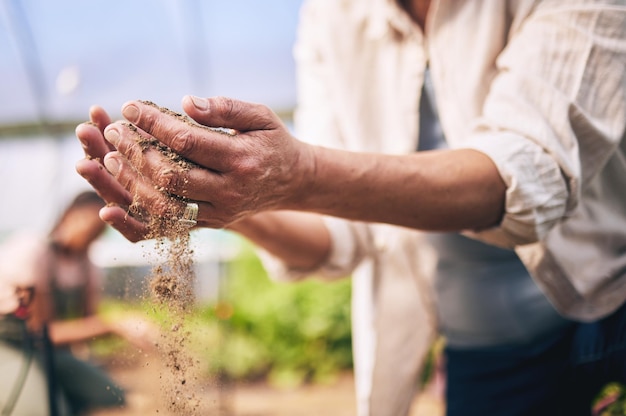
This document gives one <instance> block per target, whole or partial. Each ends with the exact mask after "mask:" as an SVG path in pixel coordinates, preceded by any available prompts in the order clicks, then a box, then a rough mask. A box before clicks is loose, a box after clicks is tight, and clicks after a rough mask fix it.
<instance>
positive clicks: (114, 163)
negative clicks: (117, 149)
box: [104, 155, 120, 175]
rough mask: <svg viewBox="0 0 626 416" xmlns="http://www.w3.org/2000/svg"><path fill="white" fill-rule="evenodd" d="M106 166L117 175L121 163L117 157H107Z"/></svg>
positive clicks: (105, 159)
mask: <svg viewBox="0 0 626 416" xmlns="http://www.w3.org/2000/svg"><path fill="white" fill-rule="evenodd" d="M104 166H105V167H106V168H107V170H108V171H109V172H111V174H113V175H117V172H119V170H120V161H119V160H117V158H116V157H115V156H110V155H107V156H106V157H105V158H104Z"/></svg>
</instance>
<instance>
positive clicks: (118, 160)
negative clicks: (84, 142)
mask: <svg viewBox="0 0 626 416" xmlns="http://www.w3.org/2000/svg"><path fill="white" fill-rule="evenodd" d="M104 165H105V166H106V168H107V169H108V170H109V172H111V174H112V175H113V176H114V177H115V179H116V180H117V181H118V182H119V183H120V185H121V186H123V187H124V188H125V189H126V190H127V191H128V192H129V193H130V194H131V195H133V203H132V204H131V211H132V212H133V214H134V215H135V216H139V217H140V218H139V219H143V218H141V217H142V216H143V215H145V213H146V212H147V213H148V214H149V215H150V222H151V226H152V225H154V227H155V230H154V231H155V232H156V233H158V234H160V233H162V232H163V231H167V230H165V229H163V230H162V229H160V228H163V227H166V226H167V224H166V223H167V222H170V221H173V220H176V219H178V218H181V216H182V213H183V211H184V207H185V203H184V202H183V201H182V200H181V199H180V198H178V197H175V196H171V195H169V194H167V193H165V192H163V191H161V190H159V189H158V188H157V187H155V186H154V184H153V183H152V182H151V181H150V180H149V179H148V178H146V177H144V176H143V175H141V174H140V173H139V172H137V170H136V169H135V168H134V167H133V166H132V165H131V164H130V163H129V162H128V160H127V159H126V158H125V157H124V156H123V155H122V154H121V153H119V152H111V153H109V154H107V155H106V157H105V158H104ZM147 220H148V218H146V221H147ZM152 223H154V224H152Z"/></svg>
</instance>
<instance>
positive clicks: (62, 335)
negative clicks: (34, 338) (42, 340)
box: [49, 315, 113, 345]
mask: <svg viewBox="0 0 626 416" xmlns="http://www.w3.org/2000/svg"><path fill="white" fill-rule="evenodd" d="M112 332H113V331H112V328H111V326H110V325H108V324H107V323H106V322H104V321H103V320H102V319H100V318H99V317H98V316H95V315H94V316H89V317H86V318H81V319H73V320H69V321H55V322H52V323H50V324H49V333H50V339H51V340H52V343H53V344H54V345H66V344H72V343H74V342H82V341H90V340H92V339H94V338H96V337H100V336H103V335H108V334H110V333H112Z"/></svg>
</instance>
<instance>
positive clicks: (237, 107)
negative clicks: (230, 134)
mask: <svg viewBox="0 0 626 416" xmlns="http://www.w3.org/2000/svg"><path fill="white" fill-rule="evenodd" d="M182 106H183V110H184V111H185V113H187V115H188V116H189V117H191V118H193V119H194V120H195V121H196V122H198V123H200V124H202V125H203V126H208V127H223V128H229V129H234V130H237V131H240V132H246V131H252V130H274V129H276V128H277V127H279V126H280V125H281V121H280V119H279V117H278V116H277V115H276V114H275V113H274V112H273V111H272V110H271V109H269V108H268V107H267V106H265V105H262V104H255V103H249V102H245V101H240V100H235V99H232V98H227V97H211V98H201V97H196V96H193V95H186V96H185V97H183V102H182Z"/></svg>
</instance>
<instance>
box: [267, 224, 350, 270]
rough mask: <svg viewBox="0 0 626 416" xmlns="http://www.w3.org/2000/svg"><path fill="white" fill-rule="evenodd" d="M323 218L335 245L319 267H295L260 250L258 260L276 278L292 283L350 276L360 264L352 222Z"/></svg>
mask: <svg viewBox="0 0 626 416" xmlns="http://www.w3.org/2000/svg"><path fill="white" fill-rule="evenodd" d="M323 220H324V224H325V225H326V227H327V228H328V232H329V233H330V239H331V244H332V247H331V250H330V254H329V256H328V258H327V259H326V261H325V262H324V263H322V264H321V265H319V266H318V267H316V268H311V269H296V268H292V267H289V266H288V265H287V264H286V263H285V262H283V261H282V260H281V259H279V258H278V257H276V256H274V255H272V254H270V253H268V252H267V251H264V250H262V249H258V251H257V253H258V256H259V259H260V260H261V262H262V263H263V266H264V267H265V270H266V271H267V272H268V274H269V276H270V277H271V278H272V279H273V280H276V281H284V282H293V281H298V280H302V279H304V278H306V277H311V276H315V277H318V278H321V279H324V280H334V279H339V278H343V277H347V276H349V275H350V274H351V273H352V272H353V270H354V267H355V265H356V263H357V259H356V251H357V250H356V246H357V243H356V239H355V237H354V235H353V230H352V229H351V226H350V222H349V221H346V220H344V219H340V218H335V217H323Z"/></svg>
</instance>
